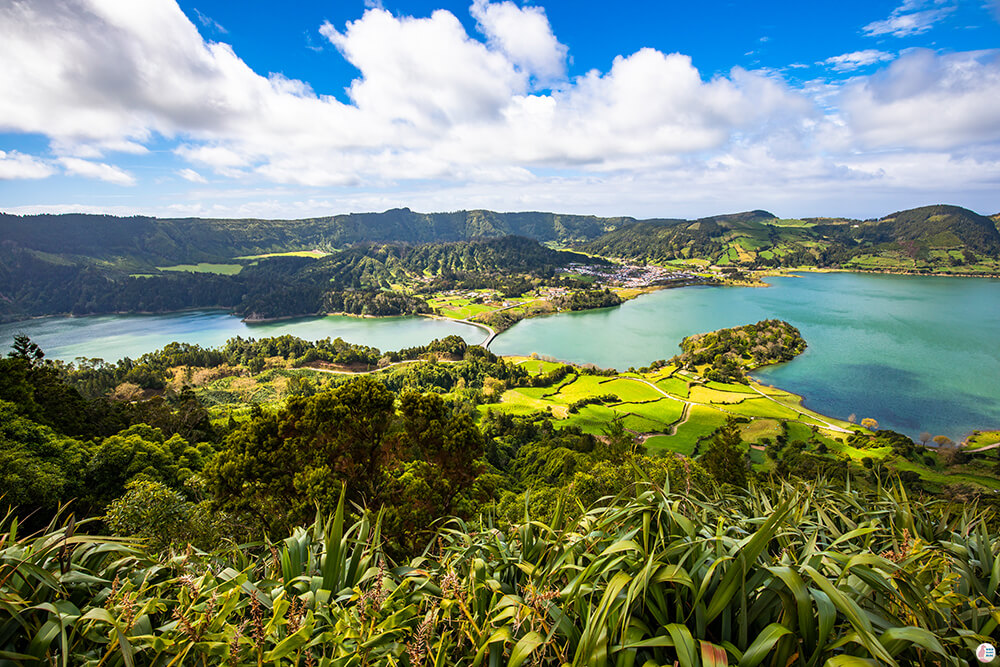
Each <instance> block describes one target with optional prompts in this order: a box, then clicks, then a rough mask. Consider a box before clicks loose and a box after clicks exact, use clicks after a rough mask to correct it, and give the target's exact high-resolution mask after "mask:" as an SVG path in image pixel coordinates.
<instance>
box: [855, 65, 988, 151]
mask: <svg viewBox="0 0 1000 667" xmlns="http://www.w3.org/2000/svg"><path fill="white" fill-rule="evenodd" d="M998 99H1000V50H994V51H979V52H968V53H956V54H946V55H938V54H936V53H934V52H933V51H929V50H926V49H918V50H913V51H910V52H907V53H906V54H904V55H903V56H901V57H900V58H899V59H898V60H896V61H895V62H893V63H892V65H890V66H889V68H888V69H887V70H886V71H884V72H880V73H878V74H876V75H874V76H872V77H870V78H867V79H863V80H859V81H855V82H853V83H851V84H849V85H848V86H847V87H846V88H845V89H844V91H843V93H842V95H841V99H840V108H841V110H842V111H843V114H844V116H845V118H846V119H847V124H848V127H849V128H850V130H851V134H852V136H853V137H854V138H855V139H856V140H858V141H859V143H861V144H862V145H864V146H868V147H882V148H884V147H895V148H921V149H927V148H931V149H941V150H951V149H960V148H964V147H970V146H972V147H980V148H985V147H986V146H988V145H989V144H990V143H991V142H997V141H1000V106H998V105H997V104H996V100H998Z"/></svg>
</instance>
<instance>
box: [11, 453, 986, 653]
mask: <svg viewBox="0 0 1000 667" xmlns="http://www.w3.org/2000/svg"><path fill="white" fill-rule="evenodd" d="M633 474H634V476H635V477H636V478H638V479H641V478H642V477H644V475H642V474H641V473H640V471H639V470H638V469H636V470H635V471H634V473H633ZM346 507H347V505H346V504H345V503H344V499H343V498H340V500H339V501H338V503H337V505H336V507H335V509H334V510H333V512H332V513H331V514H330V515H328V516H329V518H324V515H322V514H321V515H319V516H318V517H317V519H316V520H315V521H314V522H311V523H310V524H307V525H305V526H303V527H301V528H296V529H294V531H291V532H290V534H288V536H287V537H285V538H284V539H278V537H277V536H276V538H275V540H274V541H265V542H257V543H251V544H244V545H241V546H239V547H237V546H231V547H227V546H224V545H219V547H218V548H217V549H214V550H212V551H209V552H204V551H194V550H191V549H188V550H186V551H185V550H180V551H168V552H159V551H150V550H149V549H148V548H146V547H144V546H142V545H140V544H136V543H134V542H131V541H128V540H120V539H116V538H110V537H103V536H100V535H92V534H85V533H83V532H81V529H86V525H85V524H80V523H73V522H72V521H68V522H67V521H63V522H57V521H54V522H53V523H52V524H51V525H50V526H49V527H48V528H47V529H45V530H43V531H41V532H39V533H37V534H33V535H26V534H23V533H22V531H21V530H20V529H19V527H18V526H17V523H16V521H14V520H13V518H12V517H10V516H8V517H7V519H6V520H5V521H4V527H3V531H4V533H3V540H2V541H0V574H2V576H0V594H2V596H3V597H2V600H3V605H2V606H0V651H2V653H0V660H4V661H5V662H6V663H7V664H31V663H32V662H33V661H37V660H41V661H46V662H50V661H51V662H56V663H59V662H63V661H65V662H66V663H68V664H79V665H97V664H102V665H131V664H143V665H167V664H179V663H181V662H183V664H229V665H261V664H269V665H467V664H473V665H479V664H483V665H485V664H490V665H512V666H515V667H516V666H519V665H522V664H535V665H562V664H574V665H594V666H603V665H614V664H639V665H664V664H679V665H684V666H698V665H705V666H707V665H726V664H733V665H735V664H740V665H773V666H778V667H786V666H796V665H810V666H812V665H817V666H819V665H831V666H837V665H853V664H859V665H860V664H884V665H916V664H928V665H930V664H934V665H956V666H962V665H974V664H976V662H975V657H974V650H975V646H976V645H977V644H978V643H979V642H981V641H987V640H988V639H989V638H991V637H995V633H996V630H997V624H998V620H1000V592H998V587H997V586H998V585H997V579H998V577H997V571H998V568H1000V539H998V538H997V536H996V533H995V531H993V530H991V529H990V527H989V524H988V523H987V517H986V516H984V515H983V514H982V513H980V512H979V511H977V510H976V508H975V507H974V506H968V507H964V508H961V509H954V508H951V507H948V506H946V505H944V504H942V503H941V502H937V501H925V500H919V499H914V498H910V497H908V496H907V495H906V493H905V492H904V491H903V490H902V488H901V487H883V488H878V489H875V490H873V491H871V492H860V491H857V490H851V489H843V488H834V487H831V486H828V485H826V484H824V483H822V482H818V483H814V484H810V485H793V484H787V483H777V482H776V483H768V484H765V485H762V486H754V487H751V488H750V489H749V490H748V491H746V492H741V493H739V494H725V493H719V492H710V493H707V494H705V493H701V492H699V491H697V490H693V489H692V490H688V489H685V488H684V486H683V485H681V486H680V487H678V485H677V484H675V483H673V481H672V480H668V479H667V478H665V477H664V478H662V479H651V480H650V481H649V482H646V481H641V482H640V483H638V484H637V485H636V486H635V488H634V489H632V490H631V491H630V492H629V493H628V494H625V495H622V496H619V497H617V498H613V499H612V498H608V499H605V500H604V501H602V502H600V503H598V504H596V505H595V506H593V507H592V508H590V509H589V510H587V511H581V510H580V509H578V508H576V507H574V506H573V505H572V504H571V503H568V502H565V501H561V500H560V501H557V506H556V508H555V511H554V512H553V514H552V516H551V518H549V519H547V520H540V519H538V518H536V517H535V516H533V515H532V514H530V512H525V513H524V514H523V516H522V517H521V518H520V519H519V520H517V521H516V523H514V524H513V525H510V526H507V525H506V524H504V525H492V524H491V523H490V522H489V521H488V520H483V521H479V520H477V521H473V522H463V521H460V520H451V521H448V522H442V523H439V524H438V525H437V526H436V530H437V534H436V536H435V538H434V539H433V540H430V541H429V542H428V546H427V549H426V550H425V551H424V552H423V553H422V554H419V555H414V556H408V557H398V558H394V557H393V556H392V555H391V554H389V553H386V551H385V550H384V549H383V548H382V544H383V540H382V537H381V534H382V533H381V527H382V525H383V522H384V521H385V519H386V514H385V513H380V512H369V511H361V512H360V514H359V515H358V517H357V518H356V519H353V520H352V519H350V518H348V517H347V516H346V515H347V514H348V512H347V510H346Z"/></svg>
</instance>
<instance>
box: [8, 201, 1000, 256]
mask: <svg viewBox="0 0 1000 667" xmlns="http://www.w3.org/2000/svg"><path fill="white" fill-rule="evenodd" d="M998 226H1000V214H997V215H994V216H992V217H985V216H981V215H979V214H977V213H974V212H973V211H969V210H968V209H964V208H961V207H958V206H949V205H936V206H924V207H920V208H915V209H909V210H905V211H898V212H895V213H892V214H890V215H887V216H885V217H883V218H880V219H873V220H865V221H862V220H850V219H841V218H813V219H805V220H799V221H783V220H779V219H778V218H777V217H776V216H775V215H774V214H773V213H770V212H768V211H763V210H754V211H744V212H739V213H732V214H725V215H715V216H709V217H704V218H699V219H696V220H684V219H680V218H662V219H650V220H637V219H635V218H631V217H627V216H619V217H600V216H586V215H564V214H558V213H547V212H537V211H526V212H516V213H499V212H496V211H488V210H467V211H454V212H450V213H418V212H415V211H411V210H410V209H408V208H398V209H390V210H388V211H385V212H382V213H353V214H347V215H334V216H328V217H317V218H305V219H300V220H260V219H205V218H162V219H161V218H152V217H142V216H136V217H128V218H119V217H115V216H110V215H89V214H64V215H27V216H17V215H9V214H0V242H2V243H3V244H4V246H5V247H8V248H23V249H27V250H30V251H32V252H34V253H36V254H37V255H38V256H39V258H40V259H42V260H44V261H51V262H57V263H59V262H61V263H65V262H71V263H83V264H93V265H95V266H98V267H102V268H105V269H108V268H115V267H117V268H119V269H121V270H125V271H139V270H142V269H144V268H149V267H155V266H167V265H175V264H186V263H197V262H225V261H230V260H232V259H233V258H234V257H239V256H244V255H256V254H263V253H269V252H281V251H286V250H294V249H307V248H322V249H325V250H333V249H335V248H344V247H347V246H351V245H356V244H364V243H408V244H425V243H437V242H458V241H468V240H473V239H481V238H500V237H504V236H511V235H513V236H523V237H528V238H531V239H534V240H536V241H539V242H542V243H554V244H558V245H563V246H571V247H576V248H579V249H582V250H584V251H586V252H589V253H593V254H598V255H605V256H611V257H620V258H629V259H645V260H652V261H662V260H669V259H675V258H689V257H700V258H706V259H710V260H712V261H719V262H722V263H727V262H728V263H746V262H749V261H758V262H759V261H763V262H765V263H767V262H772V261H774V258H775V257H779V258H783V259H781V260H780V262H785V261H786V260H787V261H789V262H793V261H796V258H798V259H801V260H808V259H809V257H812V259H813V261H818V262H819V263H821V264H831V263H837V262H840V261H845V260H846V259H848V258H849V256H852V255H854V254H857V253H858V252H859V251H861V250H864V249H875V250H874V251H875V252H881V251H882V250H885V249H887V248H890V247H891V248H892V249H894V250H899V251H900V252H903V253H910V254H918V253H921V252H928V251H932V250H935V249H951V250H955V251H958V252H960V251H963V250H968V251H970V252H973V253H980V254H984V255H988V256H997V255H1000V231H998ZM740 239H742V240H740ZM734 243H735V245H734ZM0 255H2V249H0ZM807 256H808V257H807ZM0 261H2V259H0Z"/></svg>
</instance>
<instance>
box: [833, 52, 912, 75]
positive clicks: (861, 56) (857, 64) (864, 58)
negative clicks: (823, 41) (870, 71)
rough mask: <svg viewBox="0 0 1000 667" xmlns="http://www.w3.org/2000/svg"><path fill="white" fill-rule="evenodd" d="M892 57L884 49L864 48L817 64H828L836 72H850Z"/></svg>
mask: <svg viewBox="0 0 1000 667" xmlns="http://www.w3.org/2000/svg"><path fill="white" fill-rule="evenodd" d="M894 57H895V56H893V55H892V54H891V53H886V52H885V51H879V50H877V49H865V50H863V51H852V52H851V53H843V54H841V55H839V56H833V57H830V58H827V59H826V60H823V61H821V63H819V64H822V65H829V66H830V67H831V68H832V69H833V70H834V71H837V72H850V71H852V70H856V69H860V68H862V67H868V66H869V65H874V64H876V63H881V62H887V61H890V60H892V59H893V58H894Z"/></svg>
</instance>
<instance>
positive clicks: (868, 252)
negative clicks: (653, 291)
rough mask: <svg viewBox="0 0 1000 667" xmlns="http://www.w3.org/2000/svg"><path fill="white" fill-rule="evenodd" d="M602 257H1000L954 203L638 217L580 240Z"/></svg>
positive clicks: (989, 232)
mask: <svg viewBox="0 0 1000 667" xmlns="http://www.w3.org/2000/svg"><path fill="white" fill-rule="evenodd" d="M582 249H584V250H585V251H587V252H589V253H594V254H598V255H602V256H607V257H619V258H625V259H632V260H647V261H669V260H672V259H681V258H692V257H696V258H702V259H707V260H710V261H712V262H713V263H718V264H741V265H746V266H800V265H817V266H846V267H852V268H883V269H893V268H906V269H927V270H936V269H940V268H944V267H956V266H963V265H970V266H971V265H976V264H977V263H979V262H982V261H983V260H984V259H990V260H993V261H995V260H996V259H997V258H998V257H1000V232H998V229H997V223H996V221H995V220H993V219H991V218H987V217H985V216H982V215H979V214H977V213H974V212H972V211H970V210H968V209H964V208H961V207H958V206H947V205H937V206H924V207H921V208H915V209H909V210H905V211H899V212H896V213H893V214H891V215H888V216H885V217H883V218H879V219H872V220H850V219H843V218H807V219H802V220H779V219H778V218H776V217H775V216H774V215H772V214H770V213H768V212H767V211H748V212H746V213H738V214H734V215H728V216H715V217H711V218H702V219H700V220H695V221H661V222H653V221H643V222H635V223H632V224H628V225H624V226H622V227H619V228H618V229H615V230H613V231H611V232H608V233H607V234H605V235H603V236H601V237H600V238H597V239H595V240H594V241H591V242H590V243H587V244H584V245H583V246H582Z"/></svg>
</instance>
